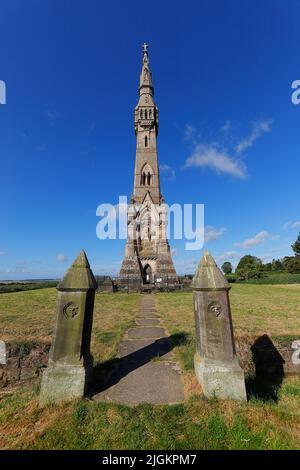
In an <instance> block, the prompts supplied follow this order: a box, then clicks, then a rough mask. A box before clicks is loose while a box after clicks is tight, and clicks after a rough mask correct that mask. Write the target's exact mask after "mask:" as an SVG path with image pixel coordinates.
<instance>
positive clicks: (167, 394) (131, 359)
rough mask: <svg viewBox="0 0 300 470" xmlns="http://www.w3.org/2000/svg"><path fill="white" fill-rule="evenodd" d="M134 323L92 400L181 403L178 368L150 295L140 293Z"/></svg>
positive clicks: (181, 389) (123, 402) (180, 384)
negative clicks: (110, 371) (106, 378)
mask: <svg viewBox="0 0 300 470" xmlns="http://www.w3.org/2000/svg"><path fill="white" fill-rule="evenodd" d="M135 322H136V327H134V328H130V329H129V330H128V331H127V333H126V337H125V338H124V340H123V341H122V343H121V344H120V346H119V351H118V358H119V359H118V361H117V364H116V368H115V370H114V372H113V373H112V375H111V377H110V379H109V380H108V382H107V383H106V384H103V385H102V389H100V390H99V389H98V392H99V393H97V394H96V395H94V397H93V399H94V400H98V401H106V402H114V403H121V404H125V405H138V404H140V403H152V404H163V403H165V404H167V403H169V404H171V403H180V402H182V401H183V400H184V391H183V384H182V381H181V371H180V367H179V365H178V363H177V362H176V361H175V360H174V357H173V353H172V345H171V340H170V338H169V337H168V336H167V334H166V331H165V329H164V328H163V327H162V325H161V323H160V318H159V316H158V314H157V311H156V308H155V300H154V295H152V294H142V296H141V304H140V309H139V312H138V314H137V316H136V318H135Z"/></svg>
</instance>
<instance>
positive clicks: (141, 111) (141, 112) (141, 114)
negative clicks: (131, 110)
mask: <svg viewBox="0 0 300 470" xmlns="http://www.w3.org/2000/svg"><path fill="white" fill-rule="evenodd" d="M140 118H141V119H143V110H142V109H141V110H140Z"/></svg>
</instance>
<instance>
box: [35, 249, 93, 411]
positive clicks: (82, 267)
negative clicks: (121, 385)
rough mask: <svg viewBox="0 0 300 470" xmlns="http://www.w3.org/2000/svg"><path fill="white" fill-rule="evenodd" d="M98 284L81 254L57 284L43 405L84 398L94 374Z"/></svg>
mask: <svg viewBox="0 0 300 470" xmlns="http://www.w3.org/2000/svg"><path fill="white" fill-rule="evenodd" d="M96 289H97V283H96V281H95V278H94V275H93V273H92V271H91V269H90V265H89V262H88V260H87V257H86V254H85V253H84V251H83V250H82V251H81V252H80V254H79V256H78V258H76V260H75V261H74V263H73V264H72V266H71V268H70V269H69V270H68V271H67V273H66V274H65V276H64V278H63V279H62V281H61V282H60V283H59V284H58V286H57V290H58V303H57V312H56V323H55V327H54V334H53V342H52V345H51V349H50V355H49V362H48V367H47V369H46V370H45V371H44V373H43V377H42V384H41V393H40V403H41V405H44V404H46V403H49V402H61V401H68V400H72V399H73V398H80V397H82V396H83V395H84V393H85V391H86V389H87V385H88V382H89V378H90V374H91V371H92V365H93V358H92V356H91V354H90V341H91V331H92V321H93V308H94V297H95V290H96Z"/></svg>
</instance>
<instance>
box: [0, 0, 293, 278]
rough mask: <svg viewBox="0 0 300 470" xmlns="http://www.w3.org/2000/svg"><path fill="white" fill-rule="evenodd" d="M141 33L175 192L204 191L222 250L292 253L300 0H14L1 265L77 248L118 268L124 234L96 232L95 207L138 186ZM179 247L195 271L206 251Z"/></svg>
mask: <svg viewBox="0 0 300 470" xmlns="http://www.w3.org/2000/svg"><path fill="white" fill-rule="evenodd" d="M144 41H146V42H147V43H149V53H150V64H151V69H152V73H153V80H154V86H155V99H156V103H157V105H158V107H159V110H160V130H159V140H158V145H159V163H160V164H161V165H162V168H163V170H162V172H161V185H162V192H163V194H164V197H165V199H166V201H167V202H168V203H169V204H172V203H175V202H178V203H194V204H195V203H203V204H205V224H206V227H207V230H206V234H207V243H206V247H207V248H208V249H209V250H210V251H211V253H212V254H213V255H214V256H215V257H216V259H217V260H218V261H219V262H221V261H222V260H223V259H226V260H230V261H232V262H234V263H236V262H237V260H238V258H239V257H240V256H242V255H243V254H246V253H251V254H254V255H257V256H260V257H262V258H263V259H264V260H270V259H272V258H277V257H282V256H285V255H289V254H291V253H292V252H291V248H290V244H291V242H293V241H294V240H295V238H296V236H297V233H298V231H299V230H300V222H299V221H300V212H299V170H300V163H299V162H300V158H299V157H300V140H299V135H300V134H299V127H300V105H298V106H296V105H293V104H292V102H291V93H292V90H291V84H292V82H293V81H294V80H297V79H300V69H299V43H300V2H299V1H297V0H289V1H286V2H283V1H279V0H263V1H261V0H260V1H258V0H251V1H250V0H249V1H248V0H227V1H225V0H201V1H186V2H179V1H172V2H171V1H164V2H158V1H152V2H151V6H149V5H148V4H147V3H145V2H144V3H143V2H142V3H141V2H137V1H128V2H124V1H115V0H112V1H110V2H104V1H100V0H98V1H97V0H85V1H83V0H65V1H63V2H62V1H60V0H44V1H38V0H26V1H24V0H2V2H1V12H0V47H1V56H0V57H1V60H0V80H3V81H5V83H6V88H7V103H6V104H5V105H0V159H1V173H0V177H1V184H0V197H1V199H0V200H1V205H0V211H1V213H0V221H1V229H0V278H1V279H23V278H46V277H57V276H60V275H61V274H62V273H63V272H64V271H65V270H66V269H67V268H68V266H69V264H70V263H71V261H72V260H73V259H74V258H75V257H76V255H77V254H78V252H79V250H80V248H84V249H85V250H86V252H87V254H88V257H89V259H90V262H91V265H92V267H93V269H94V271H95V273H97V274H103V273H112V274H116V273H117V272H118V269H119V266H120V262H121V260H122V257H123V254H124V247H125V241H124V240H121V241H119V240H107V241H103V240H98V239H97V237H96V224H97V222H98V221H99V218H97V217H96V208H97V206H98V205H99V204H101V203H103V202H109V203H112V204H116V203H117V202H118V197H119V195H128V196H129V195H130V194H131V192H132V189H133V169H134V158H135V136H134V130H133V110H134V106H135V105H136V103H137V87H138V79H139V73H140V67H141V45H142V44H143V42H144ZM120 168H121V169H122V170H121V171H120V170H119V169H120ZM171 246H172V247H173V248H174V261H175V264H176V267H177V269H178V271H179V272H193V271H194V269H195V264H196V262H197V261H198V260H199V258H200V256H201V251H189V252H186V251H185V249H184V241H178V240H174V241H173V240H171Z"/></svg>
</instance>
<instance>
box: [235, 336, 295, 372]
mask: <svg viewBox="0 0 300 470" xmlns="http://www.w3.org/2000/svg"><path fill="white" fill-rule="evenodd" d="M292 342H293V338H290V337H282V338H280V339H276V338H271V337H270V336H268V335H262V336H253V335H245V336H241V337H237V338H236V340H235V344H236V350H237V356H238V358H239V361H240V364H241V366H242V368H243V369H244V370H245V373H246V374H255V373H257V372H258V373H262V374H264V373H265V374H273V375H276V374H278V375H285V376H287V375H298V374H300V364H295V363H294V361H293V360H292V356H293V354H294V353H295V350H294V349H292Z"/></svg>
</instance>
